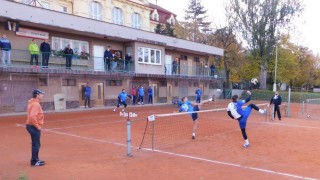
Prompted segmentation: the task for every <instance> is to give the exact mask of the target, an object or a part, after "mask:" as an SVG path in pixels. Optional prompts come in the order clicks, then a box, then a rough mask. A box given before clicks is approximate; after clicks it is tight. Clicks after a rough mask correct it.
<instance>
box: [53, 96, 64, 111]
mask: <svg viewBox="0 0 320 180" xmlns="http://www.w3.org/2000/svg"><path fill="white" fill-rule="evenodd" d="M53 101H54V109H55V110H56V111H62V110H66V109H67V108H66V96H65V95H64V94H55V95H54V96H53Z"/></svg>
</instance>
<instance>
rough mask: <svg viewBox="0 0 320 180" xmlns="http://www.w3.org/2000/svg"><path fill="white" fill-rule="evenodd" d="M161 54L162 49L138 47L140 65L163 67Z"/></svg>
mask: <svg viewBox="0 0 320 180" xmlns="http://www.w3.org/2000/svg"><path fill="white" fill-rule="evenodd" d="M152 52H153V54H152ZM161 53H162V52H161V50H160V49H155V48H146V47H138V53H137V54H138V63H140V64H151V65H161Z"/></svg>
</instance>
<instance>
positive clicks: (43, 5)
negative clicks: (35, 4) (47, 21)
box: [41, 2, 50, 9]
mask: <svg viewBox="0 0 320 180" xmlns="http://www.w3.org/2000/svg"><path fill="white" fill-rule="evenodd" d="M41 5H42V7H43V8H44V9H50V3H48V2H42V3H41Z"/></svg>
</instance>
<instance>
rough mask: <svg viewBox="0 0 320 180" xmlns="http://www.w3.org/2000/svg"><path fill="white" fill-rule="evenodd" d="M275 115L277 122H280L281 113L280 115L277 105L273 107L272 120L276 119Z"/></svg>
mask: <svg viewBox="0 0 320 180" xmlns="http://www.w3.org/2000/svg"><path fill="white" fill-rule="evenodd" d="M276 113H277V114H278V118H279V120H281V113H280V107H279V105H274V114H273V118H274V119H275V118H276Z"/></svg>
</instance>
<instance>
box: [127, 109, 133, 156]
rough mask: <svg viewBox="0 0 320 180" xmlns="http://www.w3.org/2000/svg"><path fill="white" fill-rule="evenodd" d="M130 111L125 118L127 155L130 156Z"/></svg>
mask: <svg viewBox="0 0 320 180" xmlns="http://www.w3.org/2000/svg"><path fill="white" fill-rule="evenodd" d="M129 114H130V113H128V119H127V156H128V157H132V154H131V121H130V115H129Z"/></svg>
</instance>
